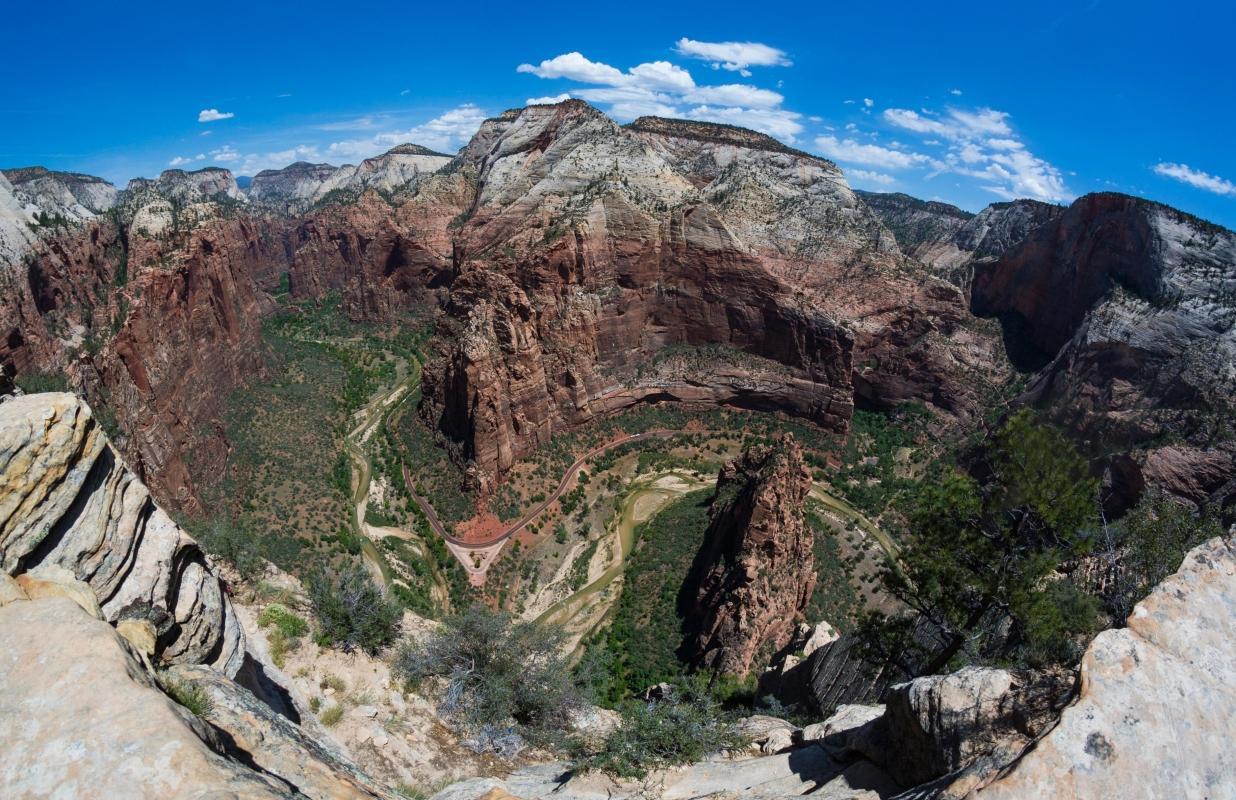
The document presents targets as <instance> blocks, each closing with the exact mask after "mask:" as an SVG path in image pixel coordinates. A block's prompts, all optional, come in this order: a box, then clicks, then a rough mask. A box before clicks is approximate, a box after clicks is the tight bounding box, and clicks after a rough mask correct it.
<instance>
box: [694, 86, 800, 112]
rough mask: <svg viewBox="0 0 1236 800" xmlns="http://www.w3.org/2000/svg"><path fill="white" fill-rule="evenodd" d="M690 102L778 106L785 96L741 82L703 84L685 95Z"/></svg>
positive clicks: (750, 106) (753, 106) (759, 106)
mask: <svg viewBox="0 0 1236 800" xmlns="http://www.w3.org/2000/svg"><path fill="white" fill-rule="evenodd" d="M683 99H684V100H686V101H687V102H688V103H700V104H701V105H707V104H709V103H713V104H715V105H721V106H746V107H748V108H776V107H777V106H779V105H781V101H783V100H784V99H785V98H784V97H782V96H781V95H779V94H777V93H776V92H774V91H771V90H769V89H760V88H757V87H755V86H747V85H746V84H741V83H727V84H724V85H722V86H701V87H700V88H698V89H696V90H695V91H692V92H688V93H687V94H686V95H684V97H683Z"/></svg>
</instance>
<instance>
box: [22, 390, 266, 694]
mask: <svg viewBox="0 0 1236 800" xmlns="http://www.w3.org/2000/svg"><path fill="white" fill-rule="evenodd" d="M0 470H2V472H0V567H3V570H4V572H5V573H6V574H8V575H14V576H19V577H22V576H24V575H25V574H27V573H28V574H30V575H31V576H34V577H35V578H38V577H39V576H40V575H41V574H43V572H44V571H45V570H47V569H48V568H49V567H59V568H63V569H64V570H67V574H69V575H70V576H71V579H72V578H75V579H77V580H80V581H83V582H85V583H86V584H88V585H89V587H90V589H91V590H92V591H93V593H94V596H95V598H96V599H97V603H98V606H99V607H100V609H101V615H102V617H103V618H104V619H106V620H107V621H108V622H111V623H113V624H118V623H121V622H123V621H125V620H139V621H141V620H144V621H147V622H149V623H151V625H152V626H153V629H154V631H155V633H156V636H157V639H156V642H155V647H154V653H153V655H154V656H155V658H156V660H157V661H159V662H170V663H189V664H211V665H214V666H216V667H217V668H218V669H220V670H222V671H223V672H225V673H227V674H228V675H235V674H236V673H237V671H238V670H239V669H240V667H241V664H242V663H243V660H244V635H243V634H242V632H241V630H240V626H239V624H238V623H237V621H236V616H235V613H234V612H233V610H232V607H231V603H230V602H229V601H228V599H227V597H226V595H225V594H224V591H223V587H222V586H221V584H220V582H219V579H218V578H216V577H215V576H214V574H213V573H212V572H211V571H210V568H209V567H208V566H207V564H206V560H205V558H204V556H203V555H202V552H201V551H200V550H199V549H198V547H197V544H196V543H195V542H194V541H193V540H192V539H190V538H189V537H188V536H187V535H186V534H185V532H184V531H182V530H181V529H180V527H179V526H177V525H176V523H174V522H173V521H172V520H171V518H170V517H168V515H167V514H166V513H165V512H164V511H163V510H162V509H161V508H159V507H158V506H157V505H155V503H154V500H153V499H152V498H151V496H150V492H148V491H147V489H146V487H145V486H144V485H143V484H142V483H141V481H139V480H138V479H137V478H136V477H135V476H134V475H133V474H132V473H131V472H129V470H128V469H126V468H125V466H124V464H123V462H121V461H120V459H119V457H118V456H117V454H116V452H115V450H113V449H112V447H111V445H110V444H109V443H108V441H107V437H106V436H105V435H104V433H103V431H102V430H101V429H100V427H99V425H98V424H97V423H96V421H95V419H94V417H93V415H92V413H91V411H90V409H89V407H88V406H86V405H85V404H84V403H82V402H81V401H80V400H78V399H77V398H75V397H74V396H73V395H69V394H40V395H27V396H23V397H16V398H12V399H9V400H7V401H5V402H3V403H0Z"/></svg>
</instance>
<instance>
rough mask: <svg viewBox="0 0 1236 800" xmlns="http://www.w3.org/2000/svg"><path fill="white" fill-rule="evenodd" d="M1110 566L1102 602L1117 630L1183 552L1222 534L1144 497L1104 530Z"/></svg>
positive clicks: (1209, 519)
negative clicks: (1107, 535)
mask: <svg viewBox="0 0 1236 800" xmlns="http://www.w3.org/2000/svg"><path fill="white" fill-rule="evenodd" d="M1107 532H1108V534H1109V537H1108V542H1107V544H1108V560H1109V564H1110V565H1111V569H1110V570H1109V575H1108V581H1107V585H1106V587H1105V588H1104V591H1103V593H1102V595H1103V603H1104V606H1105V607H1106V609H1107V611H1108V613H1110V614H1111V617H1112V622H1113V623H1114V624H1116V625H1123V624H1124V621H1125V619H1126V618H1127V617H1128V616H1129V614H1131V613H1132V612H1133V606H1134V605H1136V604H1137V603H1138V601H1140V600H1141V599H1142V598H1144V597H1145V596H1146V595H1147V594H1148V593H1149V592H1150V590H1151V589H1153V588H1154V587H1155V586H1156V585H1158V584H1159V583H1160V582H1161V581H1162V580H1163V579H1164V578H1166V577H1167V576H1169V575H1171V574H1172V573H1173V572H1175V571H1176V570H1177V569H1179V567H1180V562H1181V561H1182V560H1183V559H1184V556H1185V553H1187V552H1189V550H1190V549H1192V548H1193V547H1195V546H1196V545H1198V544H1200V543H1202V542H1204V541H1206V540H1207V539H1212V538H1214V537H1216V536H1220V535H1222V534H1223V526H1222V525H1221V524H1220V523H1219V521H1218V520H1217V519H1215V518H1214V517H1213V516H1211V515H1209V514H1197V513H1194V512H1193V510H1191V509H1189V508H1187V507H1186V506H1185V505H1184V504H1182V503H1180V502H1177V501H1176V500H1173V499H1172V498H1170V497H1168V496H1167V495H1165V494H1163V493H1162V492H1159V491H1151V492H1147V493H1146V495H1144V496H1143V497H1142V499H1141V501H1140V502H1139V503H1138V504H1137V506H1135V507H1134V508H1133V509H1132V510H1131V511H1130V512H1129V513H1128V514H1126V515H1125V517H1124V519H1122V520H1120V521H1119V522H1118V523H1116V524H1115V525H1113V526H1111V528H1109V529H1107Z"/></svg>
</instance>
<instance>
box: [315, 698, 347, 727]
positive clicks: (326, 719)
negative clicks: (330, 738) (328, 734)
mask: <svg viewBox="0 0 1236 800" xmlns="http://www.w3.org/2000/svg"><path fill="white" fill-rule="evenodd" d="M318 719H319V720H321V722H322V724H323V725H325V726H326V727H328V728H333V727H334V726H336V725H338V724H339V720H341V719H343V706H341V705H339V704H338V703H336V704H335V705H333V706H331V707H330V708H328V709H326V710H325V711H323V712H322V716H320V717H318Z"/></svg>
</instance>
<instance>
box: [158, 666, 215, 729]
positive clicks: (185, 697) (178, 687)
mask: <svg viewBox="0 0 1236 800" xmlns="http://www.w3.org/2000/svg"><path fill="white" fill-rule="evenodd" d="M161 683H162V685H163V691H164V692H166V693H167V696H168V697H170V698H172V699H173V700H175V701H176V702H177V703H179V704H180V705H182V706H184V707H185V708H187V709H189V711H191V712H192V713H193V714H194V715H195V716H198V717H201V718H202V719H209V718H210V715H211V713H212V712H213V711H214V708H215V704H214V701H213V700H211V699H210V695H209V694H208V693H207V692H206V689H205V688H204V687H202V686H201V685H199V684H197V683H195V682H193V681H189V680H183V679H181V678H177V677H173V676H170V675H164V676H163V678H162V680H161Z"/></svg>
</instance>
